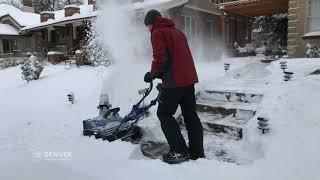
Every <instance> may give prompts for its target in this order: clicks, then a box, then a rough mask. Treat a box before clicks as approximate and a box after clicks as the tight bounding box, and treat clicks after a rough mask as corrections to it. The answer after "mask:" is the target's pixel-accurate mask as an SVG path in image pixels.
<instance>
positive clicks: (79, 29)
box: [21, 0, 97, 63]
mask: <svg viewBox="0 0 320 180" xmlns="http://www.w3.org/2000/svg"><path fill="white" fill-rule="evenodd" d="M95 5H96V1H95V0H88V1H87V3H86V4H84V5H80V6H77V5H67V6H65V7H64V9H63V10H59V11H44V12H41V13H40V15H39V23H37V24H33V25H30V26H26V27H24V28H22V29H21V33H22V34H23V35H27V36H28V35H32V36H33V37H34V38H35V41H36V44H37V47H36V50H37V52H41V53H42V54H43V55H45V56H46V55H49V56H55V57H53V58H50V57H49V61H51V62H53V63H59V62H61V61H63V60H64V56H65V55H67V56H74V54H75V52H76V51H77V50H78V49H81V46H82V45H83V44H82V42H83V40H84V38H85V36H86V34H85V33H86V32H85V23H86V22H87V21H90V19H92V18H94V17H96V16H97V12H96V11H95V9H96V8H95ZM48 53H49V54H48Z"/></svg>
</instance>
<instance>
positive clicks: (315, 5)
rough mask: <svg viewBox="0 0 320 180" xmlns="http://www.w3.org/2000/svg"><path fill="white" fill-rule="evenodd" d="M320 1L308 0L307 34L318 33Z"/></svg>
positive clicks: (319, 28) (319, 29) (319, 26)
mask: <svg viewBox="0 0 320 180" xmlns="http://www.w3.org/2000/svg"><path fill="white" fill-rule="evenodd" d="M319 9H320V0H309V18H308V22H309V32H312V31H320V11H319Z"/></svg>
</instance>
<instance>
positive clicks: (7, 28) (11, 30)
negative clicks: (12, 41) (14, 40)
mask: <svg viewBox="0 0 320 180" xmlns="http://www.w3.org/2000/svg"><path fill="white" fill-rule="evenodd" d="M3 35H7V36H18V35H19V30H18V29H16V28H15V27H13V26H11V25H9V24H2V23H0V36H3Z"/></svg>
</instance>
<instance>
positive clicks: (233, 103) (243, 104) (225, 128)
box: [197, 90, 263, 139]
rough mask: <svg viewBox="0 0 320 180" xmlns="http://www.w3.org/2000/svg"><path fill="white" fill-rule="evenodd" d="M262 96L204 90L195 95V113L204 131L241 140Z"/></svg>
mask: <svg viewBox="0 0 320 180" xmlns="http://www.w3.org/2000/svg"><path fill="white" fill-rule="evenodd" d="M262 98H263V95H262V94H256V93H248V92H246V93H243V92H236V91H224V90H223V91H219V90H206V91H201V92H199V93H197V112H198V115H199V117H200V120H201V122H202V124H203V127H204V129H205V130H207V131H210V132H213V133H219V134H221V133H222V134H227V135H229V136H232V137H235V138H236V139H241V138H242V137H243V128H244V127H245V126H246V124H247V123H248V121H249V120H250V119H252V118H253V117H254V116H255V114H256V110H257V108H258V105H259V104H260V102H261V101H262Z"/></svg>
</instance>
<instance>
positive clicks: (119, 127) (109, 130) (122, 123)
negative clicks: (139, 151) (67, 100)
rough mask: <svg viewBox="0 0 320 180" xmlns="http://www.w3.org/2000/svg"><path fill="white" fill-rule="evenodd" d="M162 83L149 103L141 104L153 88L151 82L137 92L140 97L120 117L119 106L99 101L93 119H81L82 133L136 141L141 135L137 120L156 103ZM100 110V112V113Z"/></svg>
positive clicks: (144, 115)
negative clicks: (126, 112) (96, 114)
mask: <svg viewBox="0 0 320 180" xmlns="http://www.w3.org/2000/svg"><path fill="white" fill-rule="evenodd" d="M161 88H162V85H161V84H158V85H157V89H158V91H159V94H158V96H157V97H156V98H155V99H154V100H152V101H151V102H150V104H149V105H142V103H143V102H144V100H145V99H146V97H148V96H149V95H150V93H151V91H152V89H153V83H152V82H151V83H150V86H149V88H146V89H142V90H140V91H139V94H143V97H142V99H141V100H140V101H139V102H138V103H137V104H135V105H133V107H132V110H131V112H130V113H129V114H128V115H126V116H125V117H124V118H122V117H121V116H120V115H119V111H120V108H113V109H112V108H111V105H110V104H109V103H108V102H104V103H100V104H99V106H98V109H100V115H99V117H97V118H94V119H88V120H84V121H83V135H84V136H92V135H94V136H95V138H96V139H103V140H108V141H109V142H112V141H115V140H118V139H123V140H127V139H129V140H130V141H131V140H133V141H137V140H139V139H140V138H141V137H142V131H141V128H140V127H139V126H138V122H139V121H140V120H142V119H143V118H144V117H146V116H147V115H148V114H149V109H150V108H151V107H152V106H155V105H156V104H157V101H158V99H159V96H160V93H161ZM101 112H102V113H101Z"/></svg>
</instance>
